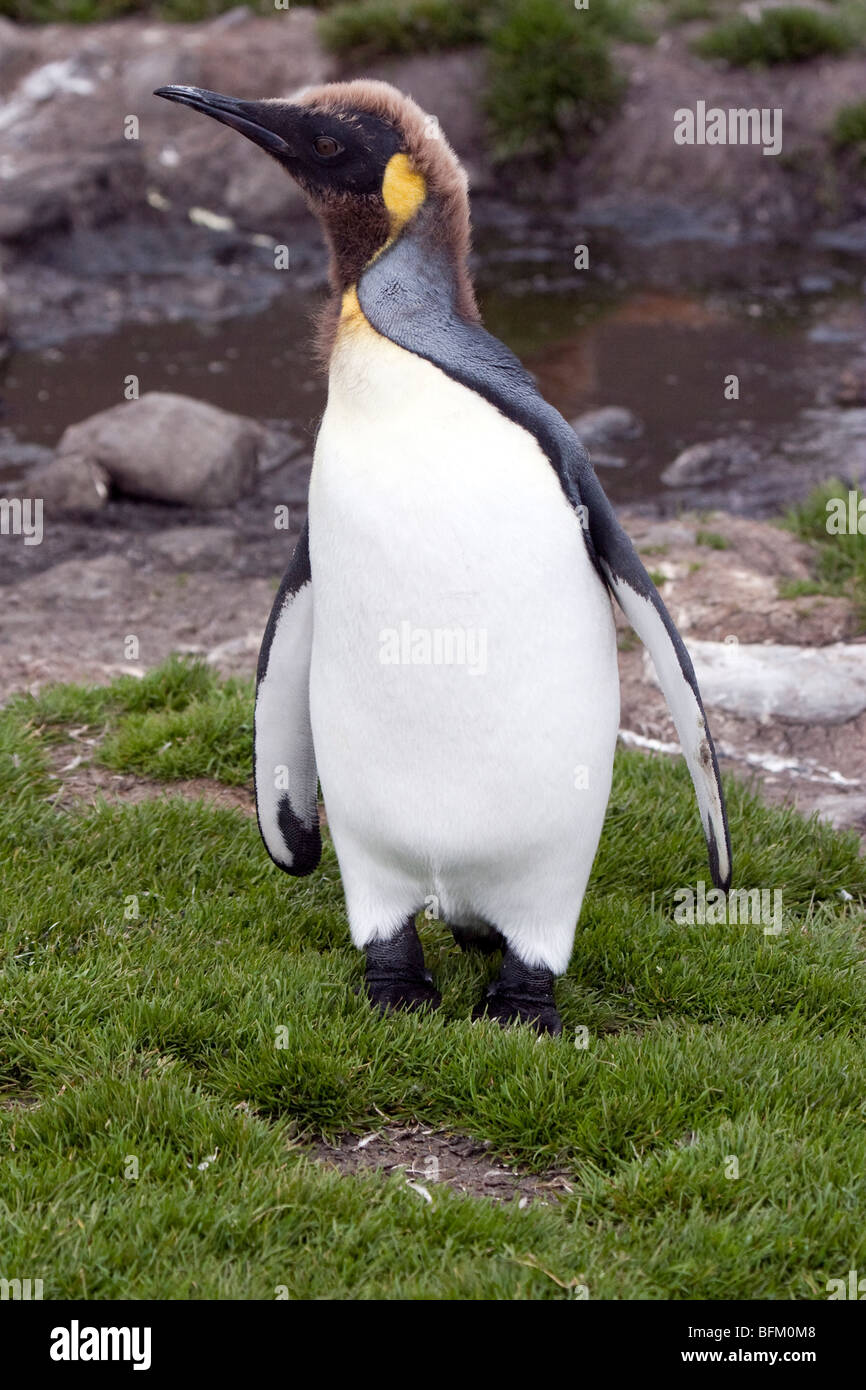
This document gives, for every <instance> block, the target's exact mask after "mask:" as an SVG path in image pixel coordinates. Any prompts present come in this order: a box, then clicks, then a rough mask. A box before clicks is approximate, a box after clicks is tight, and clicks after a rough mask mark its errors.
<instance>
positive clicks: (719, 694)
mask: <svg viewBox="0 0 866 1390" xmlns="http://www.w3.org/2000/svg"><path fill="white" fill-rule="evenodd" d="M687 645H688V649H689V652H690V654H691V657H692V661H693V662H694V667H695V674H696V675H697V678H698V685H699V686H700V689H701V694H702V696H703V699H704V704H705V705H707V706H708V707H709V708H710V709H714V708H715V709H722V710H726V711H727V712H728V713H730V714H736V715H738V716H739V717H741V718H745V719H759V720H767V719H771V718H780V719H789V720H793V721H795V722H796V723H799V724H809V725H815V724H842V723H845V722H846V721H847V720H849V719H855V718H856V717H857V715H859V714H861V713H862V712H863V711H864V710H866V644H863V645H857V644H855V643H844V642H837V643H834V644H833V645H832V646H830V647H818V648H815V647H799V646H793V645H792V646H787V645H785V646H782V645H780V646H762V645H758V644H748V643H745V642H730V643H728V642H696V641H688V643H687ZM647 670H648V673H649V675H650V676H651V678H652V679H653V680H654V681H655V674H654V671H653V670H652V667H651V663H649V664H648V667H647ZM655 683H656V684H657V682H655Z"/></svg>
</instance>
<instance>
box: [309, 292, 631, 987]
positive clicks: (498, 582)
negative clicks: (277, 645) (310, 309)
mask: <svg viewBox="0 0 866 1390" xmlns="http://www.w3.org/2000/svg"><path fill="white" fill-rule="evenodd" d="M309 526H310V567H311V573H312V590H313V640H312V653H311V664H310V715H311V722H312V731H313V742H314V745H315V752H316V760H317V765H318V770H319V778H320V781H321V786H322V793H323V796H324V801H325V807H326V810H327V815H328V823H329V826H330V829H331V833H332V836H333V841H334V846H335V849H336V853H337V857H338V860H339V864H340V871H341V875H342V879H343V885H344V889H345V894H346V903H347V911H348V917H349V923H350V929H351V933H352V939H353V940H354V942H355V944H356V945H357V946H365V945H366V944H367V943H368V942H370V941H372V940H374V939H377V938H378V939H387V937H389V936H390V935H391V934H393V933H394V932H395V931H397V930H398V928H399V927H400V926H401V925H402V923H403V922H404V921H405V920H406V918H407V917H409V916H411V915H413V914H414V913H416V912H417V911H418V910H420V909H425V908H426V909H427V910H428V912H429V915H430V916H431V917H434V916H435V917H439V918H441V919H443V920H445V921H448V922H449V923H451V924H452V925H457V926H470V927H472V926H474V927H478V928H480V929H482V930H483V929H484V927H485V926H486V927H495V928H498V930H499V931H501V932H502V934H503V935H504V936H505V938H506V939H507V941H508V943H509V945H510V946H511V948H512V949H513V950H514V951H516V952H517V954H518V955H519V956H520V957H521V959H522V960H523V961H524V962H525V963H526V964H527V965H532V966H539V965H541V966H546V967H547V968H549V969H552V970H554V971H555V972H556V973H562V971H564V970H565V968H566V966H567V964H568V959H569V956H570V954H571V948H572V944H573V937H574V929H575V925H576V922H577V918H578V916H579V913H580V908H581V903H582V900H583V894H584V890H585V888H586V883H587V879H588V877H589V873H590V869H591V867H592V862H593V859H594V857H595V852H596V848H597V845H598V840H599V835H600V833H601V827H602V822H603V820H604V815H605V810H606V807H607V802H608V797H609V793H610V781H611V769H612V764H613V754H614V747H615V743H616V736H617V730H618V725H619V679H618V672H617V656H616V638H615V628H614V622H613V615H612V612H611V603H610V598H609V596H608V592H607V590H606V588H605V586H604V584H603V583H602V581H601V579H600V578H599V576H598V574H597V572H596V570H595V568H594V567H593V565H592V563H591V561H590V558H589V555H588V553H587V549H586V545H585V543H584V539H583V534H582V531H581V524H580V520H579V518H578V517H577V516H576V514H575V512H574V510H573V509H572V508H571V507H570V506H569V503H568V501H567V499H566V497H565V495H564V493H563V491H562V489H561V487H560V484H559V481H558V478H557V476H556V474H555V472H554V469H553V468H552V467H551V465H550V463H549V461H548V460H547V458H546V457H545V455H544V453H543V451H542V449H541V447H540V445H539V444H538V442H537V441H536V440H535V438H534V437H533V436H532V435H531V434H530V433H529V432H528V431H526V430H524V429H522V428H521V427H520V426H519V425H517V424H515V423H513V422H512V421H510V420H509V419H507V418H506V417H505V416H504V415H502V414H501V413H500V412H499V411H498V410H496V408H495V407H494V406H492V405H490V404H489V403H488V402H486V401H485V400H484V399H483V398H482V397H481V396H479V395H477V394H476V393H475V392H473V391H471V390H470V389H469V388H468V387H465V386H462V385H461V384H460V383H458V382H456V381H455V380H453V379H452V378H451V377H449V376H448V375H447V374H446V373H445V372H444V371H442V370H441V369H440V368H438V367H436V366H433V365H432V364H431V363H429V362H427V361H426V360H425V359H423V358H421V357H418V356H415V355H414V354H412V353H409V352H407V351H405V350H404V349H402V348H399V347H397V346H396V345H395V344H393V343H391V342H390V341H389V340H388V339H387V338H384V337H382V336H380V335H379V334H378V333H376V332H375V331H374V330H372V329H371V328H370V327H369V325H367V324H366V321H364V320H361V319H360V316H356V318H355V320H354V322H351V323H349V324H348V325H346V326H344V327H343V328H342V329H341V332H340V334H339V336H338V340H337V344H336V346H335V349H334V354H333V357H332V359H331V368H330V379H329V396H328V405H327V408H326V411H325V415H324V417H323V421H322V425H321V429H320V432H319V436H318V440H317V445H316V451H315V458H314V464H313V472H312V477H311V483H310V498H309Z"/></svg>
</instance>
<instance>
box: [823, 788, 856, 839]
mask: <svg viewBox="0 0 866 1390" xmlns="http://www.w3.org/2000/svg"><path fill="white" fill-rule="evenodd" d="M812 809H813V810H814V811H816V812H817V813H818V817H819V819H821V820H824V821H827V823H828V824H829V825H832V826H833V829H834V830H866V792H856V793H851V792H829V793H828V794H827V795H826V796H821V797H818V799H817V800H816V801H815V802H814V803H813V807H812Z"/></svg>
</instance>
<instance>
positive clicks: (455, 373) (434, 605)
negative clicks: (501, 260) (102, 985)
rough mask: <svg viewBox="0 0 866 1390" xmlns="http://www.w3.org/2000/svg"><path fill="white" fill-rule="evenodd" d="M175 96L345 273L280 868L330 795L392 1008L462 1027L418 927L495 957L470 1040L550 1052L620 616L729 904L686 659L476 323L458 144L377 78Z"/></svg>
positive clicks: (605, 749)
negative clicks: (231, 139) (512, 1027)
mask: <svg viewBox="0 0 866 1390" xmlns="http://www.w3.org/2000/svg"><path fill="white" fill-rule="evenodd" d="M156 95H157V96H162V97H166V98H168V99H169V100H170V101H175V102H180V103H181V104H182V105H185V106H191V107H192V108H193V109H194V110H196V111H201V112H204V114H205V115H208V116H212V117H214V118H215V119H216V120H218V121H221V122H222V123H223V124H224V125H228V126H231V127H232V128H233V129H235V130H238V131H240V133H241V134H242V135H245V136H246V137H247V138H248V139H250V140H252V141H253V142H254V143H255V144H257V145H259V146H261V148H262V149H264V150H266V151H267V153H268V154H269V155H271V156H272V157H273V158H274V159H275V160H276V161H277V163H279V164H280V165H281V166H282V167H283V169H284V170H285V171H286V172H287V173H288V174H289V175H290V176H291V177H292V178H293V179H294V180H295V181H296V182H297V184H298V185H299V186H300V189H301V191H302V192H303V194H304V195H305V198H306V200H307V203H308V204H309V206H310V207H311V209H312V211H313V212H314V213H315V215H316V216H317V217H318V219H319V221H320V223H321V225H322V227H323V229H324V233H325V237H326V239H327V242H328V244H329V248H330V253H331V268H330V279H331V286H332V290H333V295H332V303H331V309H330V312H329V314H328V316H327V317H326V318H325V319H324V320H323V327H322V334H321V336H322V339H323V343H322V346H323V351H324V353H325V355H326V360H327V363H328V399H327V407H326V409H325V413H324V416H323V418H322V421H321V426H320V428H319V432H318V437H317V442H316V447H315V455H314V462H313V469H312V475H311V480H310V490H309V507H308V515H307V522H306V524H305V525H304V529H303V531H302V533H301V536H300V539H299V540H298V543H297V546H296V549H295V551H294V554H293V556H292V559H291V561H290V563H289V567H288V570H287V572H286V575H285V578H284V579H283V581H282V584H281V586H280V588H279V591H278V593H277V597H276V600H275V602H274V606H273V611H272V612H271V615H270V620H269V621H268V624H267V628H266V631H265V635H264V640H263V644H262V649H261V655H260V659H259V665H258V677H257V691H256V710H255V784H256V804H257V810H258V818H259V826H260V829H261V833H262V837H263V839H264V842H265V845H266V847H267V850H268V852H269V853H270V855H271V857H272V859H274V861H275V862H276V863H277V864H278V865H279V867H280V868H281V869H284V870H285V871H286V872H287V873H289V874H294V875H303V874H309V873H311V872H312V871H313V870H314V869H315V868H316V866H317V864H318V862H319V858H320V855H321V838H320V831H319V815H318V784H319V783H320V784H321V789H322V796H323V800H324V803H325V807H326V810H327V817H328V825H329V827H330V832H331V835H332V837H333V843H334V848H335V851H336V854H337V859H338V861H339V865H340V873H341V877H342V881H343V887H344V890H345V897H346V907H347V914H348V920H349V927H350V931H351V936H352V940H353V941H354V943H355V945H356V946H357V947H359V948H361V949H363V950H364V951H365V952H366V976H365V980H366V990H367V993H368V995H369V998H370V1000H371V1001H372V1003H373V1004H374V1005H375V1006H376V1007H378V1008H379V1009H381V1010H382V1011H387V1010H390V1009H393V1008H410V1009H414V1008H424V1007H432V1008H435V1007H436V1006H437V1005H438V1004H439V1003H440V995H439V993H438V991H437V989H436V986H435V984H434V982H433V979H432V976H431V974H430V972H429V971H428V970H427V969H426V968H425V962H424V954H423V950H422V946H421V942H420V940H419V938H418V935H417V931H416V927H415V919H416V916H417V914H418V913H419V912H420V911H421V910H423V909H425V907H426V908H427V910H428V914H429V915H431V916H433V915H435V916H437V917H439V918H441V919H442V920H443V921H446V922H447V923H448V924H449V926H450V927H451V929H452V931H453V932H454V935H455V938H456V939H457V941H458V943H459V944H460V945H461V946H463V947H472V946H475V947H477V948H479V949H481V950H485V951H491V952H492V951H498V950H501V951H502V961H501V968H500V970H499V974H498V976H497V977H496V979H495V980H494V981H493V983H492V984H491V985H489V986H488V988H487V990H486V993H485V995H484V997H483V998H482V999H481V1000H480V1001H479V1003H478V1006H477V1007H476V1009H475V1013H474V1016H475V1017H481V1016H483V1015H488V1016H491V1017H493V1018H495V1019H497V1020H498V1021H499V1022H500V1023H502V1024H508V1023H511V1022H520V1021H522V1022H526V1023H529V1024H532V1025H533V1026H534V1027H535V1028H536V1030H537V1031H538V1032H540V1033H558V1032H560V1031H561V1026H562V1025H561V1022H560V1018H559V1015H558V1013H557V1009H556V1002H555V996H554V980H555V977H556V976H557V975H560V974H562V973H563V972H564V971H565V970H566V967H567V965H568V962H569V958H570V956H571V951H572V947H573V942H574V934H575V929H576V925H577V922H578V919H579V916H580V911H581V905H582V902H583V897H584V892H585V889H586V885H587V880H588V879H589V874H590V870H591V868H592V864H593V860H594V858H595V853H596V849H597V847H598V841H599V837H600V834H601V828H602V823H603V821H604V816H605V811H606V808H607V803H608V798H609V795H610V785H611V773H612V766H613V757H614V747H615V743H616V738H617V731H618V725H619V680H618V672H617V646H616V636H615V627H614V621H613V613H612V607H611V595H612V596H613V597H614V598H615V599H616V600H617V601H618V603H619V604H620V606H621V607H622V609H623V610H624V612H625V614H626V616H627V618H628V619H629V621H630V622H631V624H632V626H633V627H634V629H635V630H636V632H637V633H638V635H639V636H640V638H641V639H642V640H643V642H644V643H645V644H646V646H647V647H648V649H649V651H650V653H651V655H652V658H653V661H654V663H655V667H656V671H657V673H658V677H659V681H660V684H661V686H662V689H663V691H664V693H665V696H666V699H667V702H668V705H669V707H670V710H671V713H672V715H673V718H674V721H675V724H676V727H677V732H678V734H679V738H680V743H681V745H682V749H683V752H684V754H685V757H686V761H687V763H688V767H689V770H690V773H691V777H692V781H693V783H694V787H695V792H696V794H697V801H698V807H699V810H700V816H701V822H702V825H703V830H704V834H705V837H706V841H707V846H708V850H709V860H710V869H711V874H712V879H713V882H714V883H715V885H716V886H717V887H720V888H722V889H727V887H728V885H729V883H730V876H731V852H730V839H729V835H728V827H727V820H726V815H725V807H724V801H723V797H722V790H721V785H720V781H719V771H718V765H717V761H716V755H715V750H714V748H713V743H712V739H711V737H710V733H709V730H708V727H707V721H706V717H705V713H704V708H703V705H702V702H701V697H700V693H699V691H698V686H697V682H696V680H695V673H694V669H693V667H692V663H691V660H690V658H689V656H688V653H687V651H686V649H685V646H684V645H683V642H682V639H681V638H680V635H679V633H678V632H677V630H676V628H675V627H674V624H673V622H672V620H671V618H670V615H669V614H668V612H667V609H666V608H665V605H664V603H663V602H662V599H661V598H660V596H659V594H658V592H657V591H656V589H655V587H654V585H653V583H652V581H651V579H650V577H649V575H648V574H647V571H646V570H645V568H644V566H643V564H642V563H641V561H640V559H639V558H638V556H637V554H636V552H635V550H634V548H633V546H632V544H631V541H630V540H629V538H628V536H627V535H626V533H625V531H624V530H623V529H622V527H621V526H620V524H619V522H618V521H617V519H616V516H615V514H614V512H613V509H612V507H611V505H610V503H609V502H608V500H607V497H606V496H605V494H604V492H603V490H602V487H601V485H600V483H599V482H598V479H597V478H596V476H595V473H594V471H593V469H592V466H591V464H590V461H589V458H588V455H587V453H586V451H585V449H584V448H583V446H582V445H581V443H580V441H579V440H578V438H577V436H576V435H575V433H574V432H573V431H572V429H571V427H570V426H569V425H568V424H567V423H566V421H565V420H564V419H563V418H562V416H560V415H559V414H558V413H557V411H556V410H554V409H553V407H552V406H550V405H549V404H548V403H547V402H546V401H545V400H544V399H543V398H542V397H541V396H540V395H539V393H538V391H537V389H536V387H535V384H534V382H533V380H532V378H531V376H530V375H529V373H528V372H527V371H526V370H525V369H524V367H523V366H522V365H521V363H520V362H519V361H518V359H517V358H516V357H515V356H514V355H513V354H512V353H511V352H510V351H509V349H508V348H507V347H505V346H504V345H503V344H502V343H500V342H499V341H498V340H497V339H496V338H494V337H492V336H491V334H489V333H488V332H487V331H486V330H485V329H484V328H483V327H482V324H481V321H480V315H479V312H478V309H477V306H476V302H475V295H474V292H473V287H472V282H471V279H470V276H469V271H468V267H467V258H468V252H469V225H470V224H469V199H468V194H467V180H466V177H465V174H464V172H463V169H462V167H461V166H460V164H459V162H458V160H457V158H456V156H455V154H454V152H453V151H452V149H451V148H450V146H449V145H448V143H447V141H446V140H445V138H444V136H443V135H442V133H441V131H440V130H439V127H438V125H437V123H436V121H435V120H434V119H432V118H429V117H427V116H426V115H425V113H424V112H423V111H422V110H421V109H420V108H419V107H418V106H417V105H416V104H415V103H414V102H413V101H411V100H410V99H408V98H407V97H405V96H404V95H403V94H402V93H400V92H399V91H397V90H396V89H395V88H393V87H391V86H389V85H387V84H385V83H382V82H372V81H353V82H345V83H333V84H328V85H326V86H319V87H313V88H309V89H307V90H305V91H303V92H301V93H300V94H298V95H297V96H295V97H294V98H292V99H290V100H264V101H243V100H237V99H235V98H232V97H226V96H221V95H219V94H218V93H216V92H210V91H205V90H203V89H200V88H197V87H180V86H171V87H163V88H160V90H159V91H158V92H157V93H156ZM638 830H639V827H638ZM650 852H651V850H650V848H649V847H648V849H647V853H650ZM431 909H432V910H431Z"/></svg>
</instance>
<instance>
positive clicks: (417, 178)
mask: <svg viewBox="0 0 866 1390" xmlns="http://www.w3.org/2000/svg"><path fill="white" fill-rule="evenodd" d="M426 196H427V184H426V183H425V181H424V177H423V175H422V174H419V173H418V172H417V170H415V169H413V168H412V165H411V164H410V163H409V156H408V155H405V154H392V155H391V158H390V159H389V160H388V163H387V165H386V166H385V177H384V178H383V179H382V197H383V198H384V200H385V207H386V208H387V209H388V214H389V216H390V218H391V236H392V238H393V237H395V236H397V235H398V233H399V232H401V231H402V230H403V228H404V227H405V226H406V223H407V222H408V221H409V219H410V217H414V216H415V213H416V212H417V211H418V209H419V208H420V206H421V204H422V203H423V201H424V199H425V198H426Z"/></svg>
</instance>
